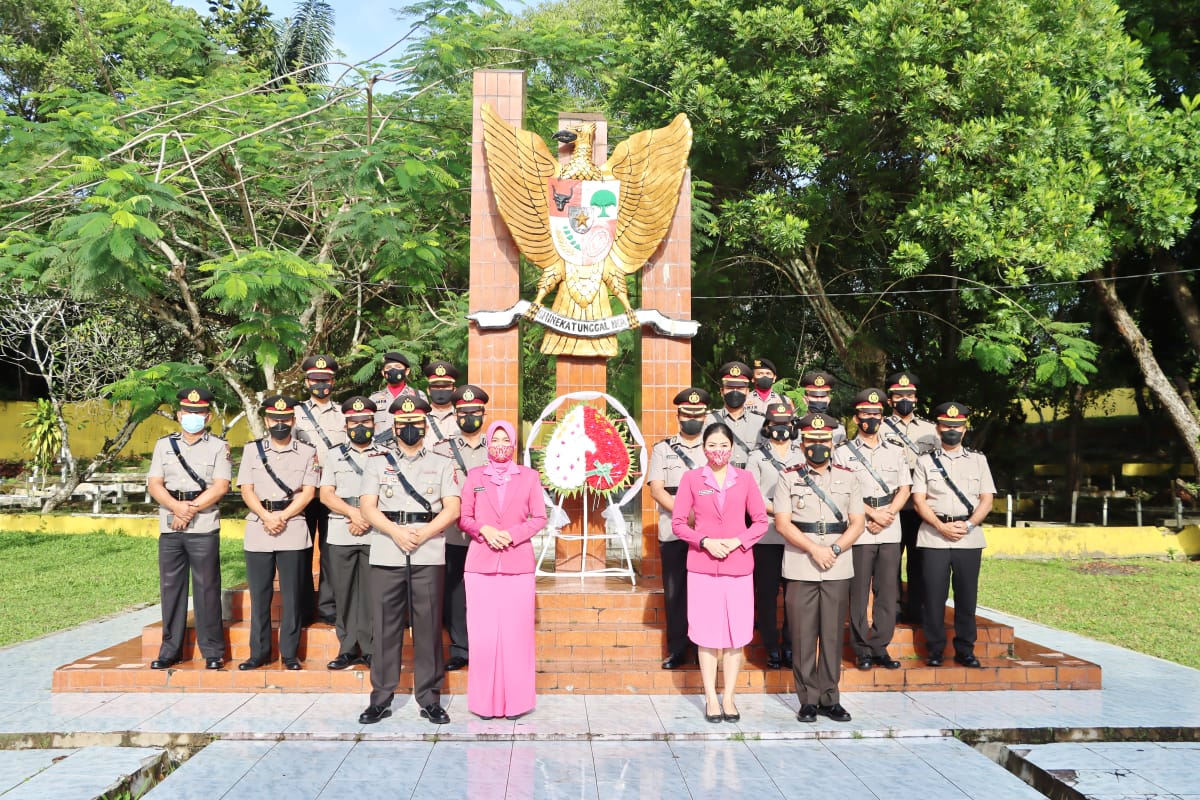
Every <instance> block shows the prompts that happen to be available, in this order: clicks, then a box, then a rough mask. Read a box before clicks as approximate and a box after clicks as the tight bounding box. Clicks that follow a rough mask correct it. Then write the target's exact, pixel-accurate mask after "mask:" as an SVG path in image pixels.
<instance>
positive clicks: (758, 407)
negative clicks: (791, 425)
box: [746, 387, 796, 544]
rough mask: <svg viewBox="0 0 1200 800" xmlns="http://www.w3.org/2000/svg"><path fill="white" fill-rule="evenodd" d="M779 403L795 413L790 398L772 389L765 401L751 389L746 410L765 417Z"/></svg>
mask: <svg viewBox="0 0 1200 800" xmlns="http://www.w3.org/2000/svg"><path fill="white" fill-rule="evenodd" d="M778 403H783V404H785V405H786V406H787V407H788V408H789V409H791V410H792V412H793V413H795V411H796V404H795V403H793V402H792V401H791V399H790V398H787V397H784V396H783V395H781V394H780V393H779V392H777V391H775V390H774V389H772V390H771V393H770V394H768V395H767V399H766V400H763V399H762V398H761V397H759V396H758V390H757V389H754V388H753V387H751V389H750V394H749V395H748V396H747V398H746V410H747V411H753V412H754V413H755V414H762V415H763V416H764V417H765V416H766V414H767V408H768V407H769V406H773V405H776V404H778ZM759 544H762V542H759Z"/></svg>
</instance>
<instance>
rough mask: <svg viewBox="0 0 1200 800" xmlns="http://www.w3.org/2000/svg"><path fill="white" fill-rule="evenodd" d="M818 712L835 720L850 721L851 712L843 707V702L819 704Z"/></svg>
mask: <svg viewBox="0 0 1200 800" xmlns="http://www.w3.org/2000/svg"><path fill="white" fill-rule="evenodd" d="M817 713H818V714H820V715H821V716H822V717H829V718H830V719H831V720H833V721H834V722H849V721H850V712H849V711H847V710H846V709H844V708H842V704H841V703H834V704H833V705H831V706H817Z"/></svg>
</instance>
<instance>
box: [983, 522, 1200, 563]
mask: <svg viewBox="0 0 1200 800" xmlns="http://www.w3.org/2000/svg"><path fill="white" fill-rule="evenodd" d="M1191 530H1192V534H1191V535H1189V536H1186V537H1185V536H1184V535H1183V534H1175V533H1174V532H1172V531H1170V530H1168V529H1167V528H1157V527H1153V526H1142V527H1140V528H1138V527H1127V528H1122V527H1107V528H1102V527H1077V528H1072V527H1068V526H1065V525H1064V526H1053V527H1046V528H1004V527H998V526H995V525H987V526H985V527H984V533H985V534H986V536H987V543H988V546H987V549H986V550H984V554H985V555H988V556H993V557H1003V558H1122V557H1132V556H1164V557H1165V556H1170V555H1172V554H1173V555H1177V556H1178V555H1181V554H1186V555H1189V556H1194V555H1200V528H1196V527H1193V528H1192V529H1191ZM1186 531H1187V529H1185V532H1186Z"/></svg>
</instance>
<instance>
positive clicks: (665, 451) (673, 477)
mask: <svg viewBox="0 0 1200 800" xmlns="http://www.w3.org/2000/svg"><path fill="white" fill-rule="evenodd" d="M672 444H674V445H675V446H676V447H678V448H679V449H680V451H681V452H683V453H684V454H685V455H686V456H687V457H688V458H690V459H691V460H692V464H691V466H688V464H687V463H686V462H685V461H684V460H683V459H682V458H680V457H679V455H678V454H677V453H676V452H675V451H674V450H673V449H671V445H672ZM707 463H708V461H707V459H705V458H704V443H703V442H702V441H701V440H700V438H699V437H697V438H696V442H695V444H688V443H687V442H685V441H684V440H683V439H680V438H679V436H678V435H676V436H671V437H669V438H666V439H663V440H662V441H660V442H657V443H656V444H655V445H654V447H652V448H650V466H648V467H647V468H646V483H649V482H650V481H662V482H663V486H664V487H666V488H667V489H678V488H679V481H681V480H682V479H683V473H685V472H687V471H688V470H689V469H695V468H696V467H702V466H704V465H705V464H707ZM658 540H659V541H660V542H677V541H679V537H678V536H676V535H675V533H674V531H672V530H671V515H670V514H669V513H667V511H666V509H664V508H663V507H662V506H659V507H658Z"/></svg>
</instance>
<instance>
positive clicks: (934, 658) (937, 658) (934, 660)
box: [925, 656, 942, 667]
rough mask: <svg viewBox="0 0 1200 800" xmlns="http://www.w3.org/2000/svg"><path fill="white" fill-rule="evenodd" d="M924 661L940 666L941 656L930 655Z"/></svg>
mask: <svg viewBox="0 0 1200 800" xmlns="http://www.w3.org/2000/svg"><path fill="white" fill-rule="evenodd" d="M925 663H926V664H927V665H928V666H931V667H940V666H941V665H942V657H941V656H930V657H929V658H927V659H925Z"/></svg>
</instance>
